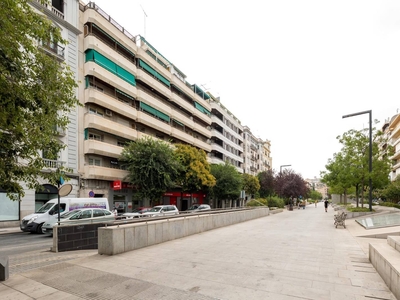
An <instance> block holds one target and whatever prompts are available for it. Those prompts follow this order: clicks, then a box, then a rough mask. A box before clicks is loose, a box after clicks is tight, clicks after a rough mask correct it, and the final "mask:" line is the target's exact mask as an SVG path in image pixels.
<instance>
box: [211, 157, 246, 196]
mask: <svg viewBox="0 0 400 300" xmlns="http://www.w3.org/2000/svg"><path fill="white" fill-rule="evenodd" d="M211 173H212V174H213V176H214V177H215V179H216V184H215V186H214V187H213V188H212V194H213V197H214V198H215V199H216V200H235V199H238V198H239V197H240V188H241V187H242V176H241V174H240V173H239V172H238V171H237V170H236V168H235V167H234V166H233V165H231V164H229V163H227V162H226V163H225V164H219V165H211Z"/></svg>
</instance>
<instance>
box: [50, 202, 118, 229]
mask: <svg viewBox="0 0 400 300" xmlns="http://www.w3.org/2000/svg"><path fill="white" fill-rule="evenodd" d="M114 220H115V216H114V214H113V213H112V212H111V211H109V210H107V209H101V208H82V209H75V210H71V211H69V212H66V213H64V214H62V215H61V216H60V226H61V225H68V224H72V225H75V224H92V223H103V222H105V223H106V222H112V221H114ZM57 223H58V216H52V217H51V218H50V220H49V221H47V222H46V223H44V224H43V226H42V232H43V233H45V234H50V235H52V234H53V226H54V225H56V224H57Z"/></svg>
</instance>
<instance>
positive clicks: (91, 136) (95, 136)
mask: <svg viewBox="0 0 400 300" xmlns="http://www.w3.org/2000/svg"><path fill="white" fill-rule="evenodd" d="M89 140H96V141H102V140H103V137H102V136H101V135H99V134H95V133H90V132H89Z"/></svg>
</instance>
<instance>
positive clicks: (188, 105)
mask: <svg viewBox="0 0 400 300" xmlns="http://www.w3.org/2000/svg"><path fill="white" fill-rule="evenodd" d="M178 80H179V79H178ZM171 100H172V101H174V102H175V103H176V104H178V105H179V106H181V107H182V108H183V109H185V110H187V111H188V112H189V113H190V114H193V112H194V110H195V108H194V105H193V104H191V103H189V102H187V101H186V100H184V99H182V98H181V97H180V96H179V95H177V94H175V93H171Z"/></svg>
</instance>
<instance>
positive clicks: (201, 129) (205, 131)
mask: <svg viewBox="0 0 400 300" xmlns="http://www.w3.org/2000/svg"><path fill="white" fill-rule="evenodd" d="M209 128H210V127H209ZM209 128H207V127H204V126H202V125H200V124H197V123H194V128H193V130H194V131H197V132H198V133H201V134H202V135H204V136H205V137H207V139H210V138H211V136H212V134H211V129H209Z"/></svg>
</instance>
